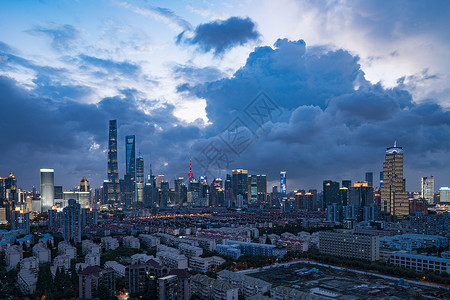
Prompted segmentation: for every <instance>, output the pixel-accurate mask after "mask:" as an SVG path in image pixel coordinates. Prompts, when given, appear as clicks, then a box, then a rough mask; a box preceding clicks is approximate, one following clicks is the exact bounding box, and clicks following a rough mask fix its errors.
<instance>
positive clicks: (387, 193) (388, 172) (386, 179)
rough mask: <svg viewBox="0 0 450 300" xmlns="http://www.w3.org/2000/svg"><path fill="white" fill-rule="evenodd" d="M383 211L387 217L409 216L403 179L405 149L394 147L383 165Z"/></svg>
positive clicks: (388, 152)
mask: <svg viewBox="0 0 450 300" xmlns="http://www.w3.org/2000/svg"><path fill="white" fill-rule="evenodd" d="M381 210H382V212H383V213H384V214H385V215H390V216H395V217H400V218H403V217H406V216H408V214H409V201H408V193H407V192H406V191H405V180H404V179H403V149H402V147H397V145H396V143H394V146H393V147H389V148H387V150H386V161H385V162H384V163H383V185H382V186H381Z"/></svg>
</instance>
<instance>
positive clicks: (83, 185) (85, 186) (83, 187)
mask: <svg viewBox="0 0 450 300" xmlns="http://www.w3.org/2000/svg"><path fill="white" fill-rule="evenodd" d="M90 191H91V188H90V187H89V181H88V180H87V179H86V177H83V178H82V179H81V181H80V192H90Z"/></svg>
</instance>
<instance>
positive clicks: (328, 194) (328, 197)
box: [322, 180, 342, 208]
mask: <svg viewBox="0 0 450 300" xmlns="http://www.w3.org/2000/svg"><path fill="white" fill-rule="evenodd" d="M322 196H323V208H326V207H327V206H328V205H332V204H333V203H337V204H338V205H342V203H340V200H341V199H340V197H339V182H337V181H331V180H325V181H324V182H323V194H322Z"/></svg>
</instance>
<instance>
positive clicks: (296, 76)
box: [180, 40, 450, 189]
mask: <svg viewBox="0 0 450 300" xmlns="http://www.w3.org/2000/svg"><path fill="white" fill-rule="evenodd" d="M180 90H182V91H183V92H191V93H193V94H194V95H196V96H197V97H201V98H204V99H206V102H207V107H206V110H207V113H208V118H209V119H210V121H211V122H212V123H213V125H212V126H211V127H212V128H210V130H211V131H215V134H212V135H220V133H221V132H223V130H224V129H226V128H227V125H228V124H229V123H230V122H231V120H233V119H234V118H235V117H241V118H243V119H246V120H248V124H247V126H248V127H250V128H251V129H252V130H253V131H254V132H255V134H256V136H257V138H256V139H255V141H254V142H253V143H251V145H250V146H249V148H248V149H246V150H245V151H243V152H242V153H239V155H236V154H233V153H232V152H231V151H228V148H227V146H225V145H224V144H222V145H221V149H222V150H223V151H224V153H225V155H228V156H229V157H230V159H231V160H234V162H233V163H232V164H231V166H230V168H240V167H242V168H248V169H249V170H250V172H260V171H262V172H267V174H268V175H269V178H272V180H277V178H278V176H279V172H280V171H281V170H286V171H287V172H288V176H289V177H288V178H289V180H290V182H291V183H294V182H295V184H294V185H295V186H290V188H292V189H294V188H308V187H319V186H320V184H321V181H322V180H324V179H326V178H331V179H335V180H342V179H346V178H349V179H353V180H362V179H364V178H363V176H364V173H365V172H367V171H373V172H374V173H375V174H377V172H378V171H380V170H381V169H382V161H383V159H384V150H385V148H386V147H389V146H391V145H392V144H393V142H394V140H397V143H398V144H399V145H400V146H403V147H404V149H405V170H406V176H408V175H411V176H417V178H412V179H411V182H412V184H411V187H412V188H416V187H417V186H418V183H417V182H419V177H418V175H417V174H422V173H423V172H425V174H429V173H430V172H431V173H432V174H434V175H435V177H439V176H442V177H441V179H440V180H441V181H443V178H444V176H445V174H444V173H445V172H443V171H442V170H445V169H447V168H448V167H449V166H450V158H449V156H448V152H449V149H450V112H448V111H446V110H445V109H443V108H442V107H441V106H439V105H437V104H436V103H433V102H432V101H429V102H420V103H416V102H415V101H414V100H413V99H412V96H411V95H410V93H408V92H407V91H406V90H403V89H401V87H395V88H391V89H387V88H384V87H382V86H381V85H380V84H371V83H370V82H368V81H366V80H365V78H364V73H363V71H362V70H361V68H360V65H359V64H358V58H357V57H354V56H352V55H351V54H349V53H348V52H346V51H343V50H337V51H326V50H325V49H323V48H306V46H305V43H304V42H303V41H301V40H300V41H294V42H292V41H287V40H279V41H277V42H276V44H275V46H274V48H270V47H260V48H256V49H255V51H254V52H253V53H251V54H250V55H249V58H248V59H247V63H246V65H245V66H244V67H242V68H241V69H239V70H238V71H237V72H236V73H235V74H234V75H233V76H232V77H230V78H225V79H221V80H218V81H214V82H210V83H206V84H199V85H194V86H191V85H187V84H185V85H183V86H182V88H181V87H180ZM259 91H265V92H267V94H268V95H269V96H270V97H271V99H272V100H273V101H274V102H275V103H276V104H277V105H278V106H279V107H280V109H282V110H283V112H284V114H283V117H282V118H279V119H272V121H269V122H267V123H266V124H264V127H258V124H255V123H253V122H251V121H250V120H249V118H248V117H247V118H246V115H245V114H244V113H243V112H242V110H243V109H244V108H245V107H246V106H247V105H248V103H251V101H252V100H253V99H254V97H255V96H256V95H257V94H258V92H259ZM212 129H213V130H212ZM212 140H213V139H212V138H211V139H209V140H207V141H206V142H205V141H201V142H199V143H198V144H197V145H194V146H193V149H196V150H197V151H202V149H205V148H204V147H205V145H208V142H211V141H212ZM203 162H205V159H203ZM216 172H220V170H216ZM421 172H422V173H421ZM407 182H409V181H407Z"/></svg>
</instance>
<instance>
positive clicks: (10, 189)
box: [4, 173, 17, 201]
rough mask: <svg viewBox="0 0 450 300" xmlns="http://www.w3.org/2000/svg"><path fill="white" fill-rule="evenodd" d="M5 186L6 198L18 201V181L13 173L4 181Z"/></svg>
mask: <svg viewBox="0 0 450 300" xmlns="http://www.w3.org/2000/svg"><path fill="white" fill-rule="evenodd" d="M4 184H5V198H6V199H8V200H10V201H15V200H17V179H16V177H15V176H14V175H13V173H9V175H8V177H6V178H5V179H4Z"/></svg>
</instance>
